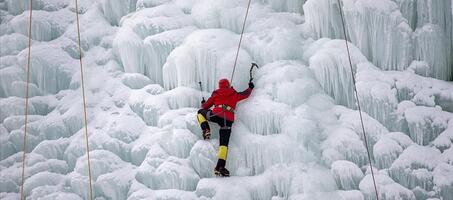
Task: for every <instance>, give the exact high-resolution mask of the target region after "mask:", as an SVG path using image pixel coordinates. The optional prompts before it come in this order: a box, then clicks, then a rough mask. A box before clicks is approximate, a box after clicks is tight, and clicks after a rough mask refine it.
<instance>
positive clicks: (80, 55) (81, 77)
mask: <svg viewBox="0 0 453 200" xmlns="http://www.w3.org/2000/svg"><path fill="white" fill-rule="evenodd" d="M74 1H75V7H76V10H75V13H76V19H77V43H78V46H79V61H80V62H79V63H80V79H81V86H82V87H81V89H82V101H83V123H84V130H85V143H86V154H87V163H88V179H89V180H88V182H89V186H90V188H89V196H90V200H92V199H93V186H92V183H91V164H90V147H89V143H88V121H87V107H86V98H85V83H84V78H83V62H82V47H81V45H80V22H79V7H78V0H74Z"/></svg>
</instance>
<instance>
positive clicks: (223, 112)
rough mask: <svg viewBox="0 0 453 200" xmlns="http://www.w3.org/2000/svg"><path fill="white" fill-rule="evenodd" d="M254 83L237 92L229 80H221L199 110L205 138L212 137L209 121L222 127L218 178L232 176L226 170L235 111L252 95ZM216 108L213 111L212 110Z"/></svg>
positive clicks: (215, 170)
mask: <svg viewBox="0 0 453 200" xmlns="http://www.w3.org/2000/svg"><path fill="white" fill-rule="evenodd" d="M254 87H255V86H254V84H253V82H252V81H251V80H250V82H249V87H248V88H247V89H246V90H244V91H242V92H237V91H236V90H235V89H234V88H233V87H231V86H230V82H229V81H228V80H227V79H221V80H219V88H218V89H217V90H215V91H214V92H212V95H211V97H210V98H209V99H208V100H207V101H204V100H203V101H201V104H202V105H201V107H202V108H201V109H200V110H198V115H197V118H198V123H199V124H200V126H201V129H202V131H203V138H204V139H205V140H206V139H209V138H210V136H211V129H210V127H209V123H208V121H211V122H215V123H217V124H218V125H219V126H220V131H219V152H218V158H219V159H218V161H217V166H216V167H215V169H214V173H215V174H216V175H217V176H230V172H229V171H228V170H227V169H226V168H225V164H226V159H227V154H228V142H229V140H230V134H231V126H232V125H233V122H234V109H235V108H236V104H237V103H238V102H239V101H241V100H243V99H246V98H247V97H249V96H250V94H251V93H252V90H253V88H254ZM212 106H214V108H213V109H212V110H211V109H210V108H211V107H212Z"/></svg>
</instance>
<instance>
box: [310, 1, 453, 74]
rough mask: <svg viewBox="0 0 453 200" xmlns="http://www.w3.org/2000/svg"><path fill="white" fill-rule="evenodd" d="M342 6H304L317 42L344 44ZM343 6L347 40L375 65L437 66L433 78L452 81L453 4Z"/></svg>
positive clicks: (313, 3) (347, 3)
mask: <svg viewBox="0 0 453 200" xmlns="http://www.w3.org/2000/svg"><path fill="white" fill-rule="evenodd" d="M337 2H338V1H336V0H323V1H307V3H306V4H305V5H304V9H305V14H306V21H307V26H308V28H309V29H310V30H311V31H312V33H314V37H315V38H321V37H330V38H344V36H343V33H342V24H341V18H340V13H339V11H338V3H337ZM342 5H343V10H344V14H345V22H346V28H347V34H348V38H349V39H350V41H351V42H352V43H354V44H355V45H356V46H357V47H358V48H359V49H360V50H361V51H362V52H363V54H364V55H365V56H366V57H367V58H368V59H369V60H370V61H371V62H372V63H373V64H374V65H376V66H378V67H379V68H381V69H383V70H398V71H401V70H404V69H406V68H407V67H408V66H409V65H410V63H411V62H412V60H423V61H426V62H427V63H428V64H429V65H430V66H433V68H432V71H431V75H430V76H431V77H435V78H439V79H443V80H449V79H450V78H451V65H452V60H451V57H452V51H451V49H452V42H451V37H452V28H451V27H452V25H451V24H452V22H451V21H452V19H451V18H452V16H451V14H450V12H449V9H448V8H449V7H450V5H451V2H449V1H440V0H438V1H415V0H395V1H394V2H393V1H390V0H386V1H381V2H380V3H378V4H376V3H374V1H371V0H347V1H343V3H342ZM324 11H327V12H324ZM364 11H365V12H364ZM358 16H360V17H358ZM433 27H436V28H433ZM434 35H435V36H434ZM421 38H423V39H421ZM428 40H430V42H429V43H424V41H428ZM427 49H430V50H427ZM437 51H438V53H435V55H432V53H433V52H437Z"/></svg>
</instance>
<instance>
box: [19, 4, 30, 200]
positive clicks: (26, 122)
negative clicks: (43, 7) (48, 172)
mask: <svg viewBox="0 0 453 200" xmlns="http://www.w3.org/2000/svg"><path fill="white" fill-rule="evenodd" d="M29 8H30V17H29V23H28V60H27V70H26V71H27V72H26V73H27V75H26V79H27V85H26V86H25V119H24V120H25V121H24V140H23V142H22V144H23V147H22V152H23V153H22V176H21V187H20V199H21V200H24V199H25V198H24V197H25V196H24V183H25V158H26V152H27V127H28V126H27V125H28V99H29V97H28V92H29V91H28V84H29V83H30V64H31V19H32V13H33V8H32V0H30V1H29Z"/></svg>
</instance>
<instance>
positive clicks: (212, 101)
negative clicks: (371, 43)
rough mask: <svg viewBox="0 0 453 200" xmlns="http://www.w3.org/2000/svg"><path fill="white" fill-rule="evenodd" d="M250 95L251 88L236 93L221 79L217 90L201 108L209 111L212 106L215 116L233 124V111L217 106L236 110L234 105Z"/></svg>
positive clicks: (226, 81)
mask: <svg viewBox="0 0 453 200" xmlns="http://www.w3.org/2000/svg"><path fill="white" fill-rule="evenodd" d="M251 93H252V88H247V89H246V90H244V91H242V92H237V91H236V90H235V89H233V88H232V87H230V84H229V82H228V80H226V79H222V80H220V81H219V89H217V90H215V91H214V92H212V95H211V97H209V99H208V100H207V101H206V102H205V103H203V105H201V106H202V107H203V108H204V109H209V108H211V106H213V105H214V109H212V112H213V113H214V114H215V115H217V116H219V117H222V118H224V119H226V120H228V121H232V122H233V121H234V110H233V111H228V110H226V109H224V108H222V107H219V106H222V105H226V106H229V107H231V108H232V109H236V104H237V103H238V102H239V101H241V100H243V99H246V98H248V97H249V96H250V94H251Z"/></svg>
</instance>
